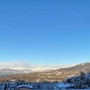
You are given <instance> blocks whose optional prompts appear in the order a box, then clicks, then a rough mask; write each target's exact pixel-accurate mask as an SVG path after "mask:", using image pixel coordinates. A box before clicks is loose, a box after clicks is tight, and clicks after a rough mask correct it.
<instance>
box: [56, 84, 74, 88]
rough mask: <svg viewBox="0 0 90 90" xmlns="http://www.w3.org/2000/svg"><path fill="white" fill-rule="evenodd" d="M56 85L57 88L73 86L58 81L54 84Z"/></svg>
mask: <svg viewBox="0 0 90 90" xmlns="http://www.w3.org/2000/svg"><path fill="white" fill-rule="evenodd" d="M56 86H57V87H58V88H67V87H71V86H73V85H70V84H68V83H67V84H65V83H58V84H56Z"/></svg>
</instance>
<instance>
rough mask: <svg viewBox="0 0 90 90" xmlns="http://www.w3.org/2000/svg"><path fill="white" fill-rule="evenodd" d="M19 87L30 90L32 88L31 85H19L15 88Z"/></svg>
mask: <svg viewBox="0 0 90 90" xmlns="http://www.w3.org/2000/svg"><path fill="white" fill-rule="evenodd" d="M21 87H25V88H30V89H32V88H33V86H31V85H19V86H17V88H21Z"/></svg>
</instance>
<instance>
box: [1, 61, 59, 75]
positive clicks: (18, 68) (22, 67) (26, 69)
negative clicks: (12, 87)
mask: <svg viewBox="0 0 90 90" xmlns="http://www.w3.org/2000/svg"><path fill="white" fill-rule="evenodd" d="M57 68H58V67H49V66H46V67H45V66H39V65H33V64H29V63H25V62H24V63H0V73H1V74H17V73H20V74H21V73H31V72H42V71H49V70H55V69H57Z"/></svg>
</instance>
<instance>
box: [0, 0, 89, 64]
mask: <svg viewBox="0 0 90 90" xmlns="http://www.w3.org/2000/svg"><path fill="white" fill-rule="evenodd" d="M18 61H21V62H22V61H24V62H29V63H33V64H39V65H65V64H76V63H82V62H89V61H90V0H0V62H1V63H2V62H7V63H9V62H18Z"/></svg>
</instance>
